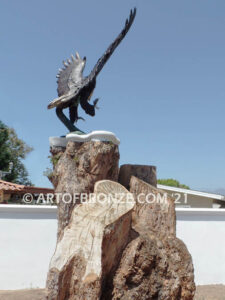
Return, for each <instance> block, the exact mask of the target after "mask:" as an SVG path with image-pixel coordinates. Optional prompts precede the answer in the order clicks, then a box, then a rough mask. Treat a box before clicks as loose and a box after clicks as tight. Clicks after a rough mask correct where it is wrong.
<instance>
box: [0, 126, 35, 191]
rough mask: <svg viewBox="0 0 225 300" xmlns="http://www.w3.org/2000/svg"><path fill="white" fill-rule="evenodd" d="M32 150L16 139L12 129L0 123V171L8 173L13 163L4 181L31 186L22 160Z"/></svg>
mask: <svg viewBox="0 0 225 300" xmlns="http://www.w3.org/2000/svg"><path fill="white" fill-rule="evenodd" d="M32 150H33V149H32V148H31V147H29V146H28V145H27V144H26V143H25V142H24V141H23V140H21V139H19V138H18V136H17V134H16V132H15V130H14V129H13V128H9V127H7V126H6V125H5V124H3V123H2V122H1V121H0V170H2V171H8V168H9V163H10V162H13V169H12V172H11V174H9V175H6V176H5V177H4V178H3V179H4V180H6V181H10V182H14V183H19V184H25V185H31V182H30V180H29V179H28V172H27V170H26V168H25V166H24V164H23V160H24V159H25V158H26V156H27V154H28V153H30V152H31V151H32Z"/></svg>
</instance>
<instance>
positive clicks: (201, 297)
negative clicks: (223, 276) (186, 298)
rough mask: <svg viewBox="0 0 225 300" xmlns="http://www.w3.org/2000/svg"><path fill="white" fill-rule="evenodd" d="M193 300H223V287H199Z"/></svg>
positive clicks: (224, 294) (224, 296)
mask: <svg viewBox="0 0 225 300" xmlns="http://www.w3.org/2000/svg"><path fill="white" fill-rule="evenodd" d="M195 300H225V285H222V284H215V285H199V286H197V290H196V293H195Z"/></svg>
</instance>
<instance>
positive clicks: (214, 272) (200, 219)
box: [176, 208, 225, 284]
mask: <svg viewBox="0 0 225 300" xmlns="http://www.w3.org/2000/svg"><path fill="white" fill-rule="evenodd" d="M176 214H177V237H179V238H180V239H182V240H183V241H184V242H185V244H186V246H187V248H188V250H189V252H190V253H191V255H192V259H193V263H194V268H195V282H196V284H219V283H222V284H225V238H224V237H225V209H207V208H205V209H180V208H177V209H176Z"/></svg>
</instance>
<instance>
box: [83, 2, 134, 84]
mask: <svg viewBox="0 0 225 300" xmlns="http://www.w3.org/2000/svg"><path fill="white" fill-rule="evenodd" d="M135 16H136V7H135V8H134V9H133V10H132V9H131V11H130V16H129V18H128V19H126V22H125V26H124V28H123V30H122V31H121V32H120V34H119V35H118V36H117V38H116V39H115V40H114V42H113V43H112V44H111V45H110V46H109V47H108V49H107V50H106V51H105V53H104V54H103V55H102V57H101V58H100V59H99V60H98V61H97V63H96V65H95V66H94V68H93V70H92V71H91V73H90V75H89V76H88V77H89V80H92V79H93V78H94V77H96V76H97V75H98V73H99V72H100V71H101V69H102V68H103V67H104V65H105V63H106V62H107V60H108V59H109V58H110V56H111V55H112V54H113V52H114V50H115V49H116V47H117V46H118V45H119V44H120V42H121V41H122V40H123V38H124V37H125V36H126V34H127V32H128V31H129V29H130V27H131V25H132V24H133V21H134V18H135Z"/></svg>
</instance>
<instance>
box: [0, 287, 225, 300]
mask: <svg viewBox="0 0 225 300" xmlns="http://www.w3.org/2000/svg"><path fill="white" fill-rule="evenodd" d="M44 299H45V290H44V289H32V290H18V291H0V300H44ZM194 300H225V285H222V284H216V285H199V286H197V290H196V294H195V298H194Z"/></svg>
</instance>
